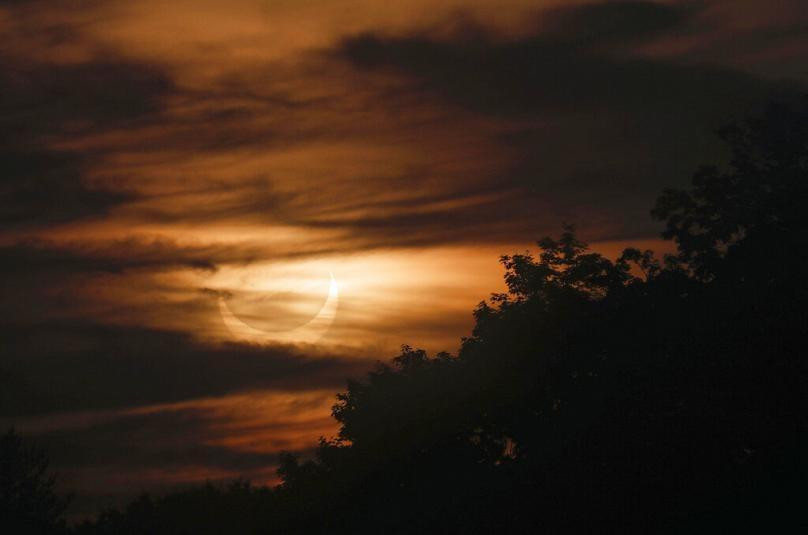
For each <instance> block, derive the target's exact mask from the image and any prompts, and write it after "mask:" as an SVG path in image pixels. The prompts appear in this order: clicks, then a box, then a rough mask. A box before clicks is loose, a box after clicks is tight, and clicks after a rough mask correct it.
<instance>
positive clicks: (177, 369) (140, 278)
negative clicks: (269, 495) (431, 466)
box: [0, 0, 808, 511]
mask: <svg viewBox="0 0 808 535" xmlns="http://www.w3.org/2000/svg"><path fill="white" fill-rule="evenodd" d="M802 3H803V2H802V0H772V1H767V2H761V1H755V0H703V1H699V0H692V1H691V0H687V1H656V2H651V1H596V0H595V1H591V2H577V1H571V0H566V1H554V0H545V1H532V2H528V1H522V0H497V1H493V0H472V1H465V2H460V1H437V0H398V1H396V2H387V1H385V2H382V1H378V0H343V1H334V0H276V1H271V0H228V1H212V0H194V1H191V0H187V1H181V0H176V1H171V2H169V1H157V0H143V1H140V2H131V1H123V0H47V1H45V0H42V1H40V0H0V35H2V36H3V38H2V42H0V153H1V154H2V160H0V177H2V178H0V306H2V310H3V311H4V313H3V314H2V315H0V425H1V426H3V427H8V426H12V425H13V426H14V427H15V428H16V429H17V430H18V431H19V432H20V433H21V434H23V435H25V436H30V437H33V439H34V440H36V442H37V444H40V445H41V446H42V447H43V448H45V450H46V451H47V452H48V454H49V455H50V457H51V459H52V462H53V465H54V467H55V468H56V470H57V472H58V473H59V475H60V482H61V483H60V484H61V485H62V486H63V487H64V488H65V489H69V490H71V491H73V492H74V493H75V494H76V499H75V505H74V508H75V510H76V511H81V510H82V508H85V509H87V510H89V508H91V507H96V506H98V505H99V504H114V503H119V502H120V500H122V499H124V498H125V497H127V496H131V495H132V494H133V493H137V492H139V491H142V490H152V491H158V492H159V491H161V490H166V489H170V488H177V487H178V486H183V485H188V484H192V483H198V482H203V481H205V480H214V481H218V480H225V479H230V478H235V477H245V478H249V479H251V480H252V481H254V482H257V483H273V482H275V481H276V476H275V473H274V470H275V467H276V462H277V456H278V453H279V452H280V451H282V450H287V451H294V452H298V453H301V454H303V455H305V454H307V453H309V452H310V451H311V450H312V449H313V447H314V446H315V445H316V441H317V439H318V437H320V436H325V437H328V436H331V435H333V434H334V432H335V430H336V425H335V422H334V421H333V420H332V419H331V418H330V406H331V405H332V404H333V403H334V402H335V394H336V393H337V392H339V391H340V390H342V389H344V387H345V381H346V379H347V378H356V377H361V375H362V374H363V373H364V372H366V371H368V370H369V369H371V367H372V366H373V365H374V362H375V361H377V360H387V359H388V358H390V357H392V356H395V354H396V351H397V348H398V347H399V346H400V345H401V344H405V343H406V344H410V345H412V346H415V347H423V348H426V349H428V350H429V351H432V352H435V351H440V350H447V351H450V352H453V351H456V350H457V348H458V345H459V343H460V339H461V337H462V336H465V335H468V334H469V332H470V328H471V326H472V322H473V319H472V315H471V312H472V310H473V309H474V307H475V306H476V304H477V303H479V302H480V301H481V300H483V299H485V298H486V297H487V296H488V295H489V294H490V293H491V292H496V291H502V290H503V282H502V269H501V266H500V265H499V264H498V258H499V256H500V255H502V254H510V253H514V252H521V251H524V250H526V249H528V248H531V247H534V245H533V244H534V243H535V241H536V240H538V239H540V238H542V237H544V236H546V235H555V234H558V232H559V231H560V229H561V226H562V223H565V222H566V223H573V224H575V225H576V226H577V228H578V230H579V233H580V236H581V237H582V238H583V239H585V240H586V241H588V242H590V243H591V244H592V246H593V248H594V249H595V250H597V251H600V252H603V253H604V254H607V255H610V256H614V255H616V254H618V252H619V251H620V249H621V248H622V247H624V246H627V245H635V246H639V247H642V248H646V247H647V248H653V249H656V250H658V251H668V250H670V244H668V243H663V242H661V241H660V240H659V239H658V235H659V231H660V224H659V223H658V222H655V221H653V220H652V219H651V217H650V216H649V210H650V208H651V207H652V206H653V202H654V199H655V198H656V197H657V196H658V195H659V194H660V193H661V192H662V190H663V189H664V188H670V187H682V186H685V185H686V184H687V183H688V182H689V180H690V177H691V176H692V174H693V172H694V170H695V169H696V168H697V167H698V166H699V164H701V163H705V162H717V163H719V164H720V162H722V161H724V159H725V158H726V153H725V152H724V150H723V148H722V145H721V143H720V141H719V140H718V138H717V137H716V135H715V132H716V130H717V129H718V128H719V127H720V126H722V125H724V124H726V123H727V122H729V121H731V120H735V119H740V118H743V117H744V116H747V115H749V114H754V113H755V112H756V111H759V110H760V109H761V107H762V106H764V105H765V104H766V103H767V102H769V101H771V100H789V99H795V98H799V97H800V96H801V95H804V94H806V93H808V91H807V90H806V87H807V86H808V68H806V65H807V64H808V63H806V61H805V58H806V53H808V10H805V9H804V6H803V5H801V4H802Z"/></svg>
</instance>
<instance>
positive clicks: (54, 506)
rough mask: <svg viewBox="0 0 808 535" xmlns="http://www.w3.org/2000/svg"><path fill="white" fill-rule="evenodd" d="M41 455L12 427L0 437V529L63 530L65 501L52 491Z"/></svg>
mask: <svg viewBox="0 0 808 535" xmlns="http://www.w3.org/2000/svg"><path fill="white" fill-rule="evenodd" d="M55 482H56V480H55V477H54V476H52V475H50V474H49V473H48V460H47V458H46V457H45V455H44V454H43V453H42V452H40V451H38V450H36V449H34V448H32V447H30V446H27V445H26V444H25V443H24V442H23V441H22V439H21V438H20V437H19V436H17V434H16V433H15V432H14V431H13V430H9V431H8V432H7V433H6V434H5V435H4V436H2V437H0V529H2V530H3V531H4V532H5V533H15V534H16V533H19V534H28V533H30V534H52V533H62V532H64V531H65V529H66V528H65V522H64V519H63V517H62V514H63V513H64V510H65V509H66V507H67V503H68V501H67V500H66V499H63V498H60V497H59V496H57V495H56V493H55V492H54V485H55Z"/></svg>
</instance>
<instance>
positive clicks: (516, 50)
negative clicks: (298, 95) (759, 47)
mask: <svg viewBox="0 0 808 535" xmlns="http://www.w3.org/2000/svg"><path fill="white" fill-rule="evenodd" d="M698 6H700V4H695V3H687V4H682V5H673V4H659V3H647V2H608V3H598V4H589V5H584V6H578V7H566V8H554V9H550V10H546V11H543V12H541V13H539V15H538V20H539V23H538V24H537V29H536V30H535V31H534V32H532V33H530V34H528V35H524V36H521V37H518V38H505V37H498V36H496V35H495V34H494V33H493V32H488V33H486V32H485V31H484V30H480V28H484V26H482V25H479V24H474V25H472V26H471V29H469V30H463V29H462V28H463V25H466V27H468V23H467V22H464V21H461V22H460V23H456V22H450V23H449V24H448V26H450V27H453V28H456V27H458V26H459V27H460V28H461V29H460V30H454V31H451V32H448V33H447V32H442V31H435V30H434V29H430V30H421V31H415V32H410V33H406V32H404V33H400V34H381V33H372V32H370V33H363V34H359V35H356V36H353V37H349V38H346V39H344V40H343V41H342V42H341V44H340V45H339V47H338V48H337V49H336V50H334V54H335V55H336V56H337V57H340V58H343V59H344V60H345V61H347V62H348V63H349V64H351V65H352V66H354V68H355V69H356V70H357V72H359V73H360V74H362V75H365V76H368V77H369V78H368V79H369V80H372V79H374V78H373V77H374V76H375V77H378V79H389V78H390V77H391V76H393V77H398V80H399V91H401V92H409V93H410V94H412V95H420V98H421V100H422V101H423V99H434V100H436V101H437V102H440V103H442V105H443V106H447V107H450V109H451V108H455V109H457V108H459V109H460V110H465V113H466V114H474V115H475V116H487V117H490V120H495V121H498V123H497V124H498V125H499V126H498V129H497V130H496V131H495V133H494V134H493V135H492V136H491V137H490V139H489V141H490V144H491V145H490V148H489V150H497V147H499V149H500V150H502V151H507V153H508V154H509V155H511V156H512V158H511V161H510V163H509V164H508V165H506V166H505V167H504V168H502V169H500V170H499V171H497V172H492V173H491V174H489V175H488V176H486V177H483V178H482V179H480V180H478V181H477V182H474V183H473V184H474V186H473V187H477V188H482V189H485V188H486V186H488V187H489V188H490V189H491V190H496V189H498V190H499V191H500V192H501V193H502V195H501V196H500V198H498V199H491V200H490V202H486V203H482V204H480V205H469V206H466V207H461V208H460V209H454V208H453V209H452V210H445V211H442V212H441V211H436V212H434V213H430V214H426V215H424V214H420V213H418V212H416V211H411V212H409V213H405V214H398V213H396V212H393V214H392V215H391V217H387V218H386V217H383V216H382V217H368V218H364V219H361V220H357V221H354V222H352V223H353V225H355V226H356V227H358V228H360V229H362V230H367V231H369V232H379V233H383V232H387V233H388V234H389V235H390V236H399V235H400V236H413V235H415V236H419V237H420V241H422V242H425V241H429V239H433V240H434V241H435V242H440V241H443V240H455V239H463V237H464V236H465V237H468V238H470V239H475V240H485V239H487V238H488V237H490V238H491V239H493V240H500V239H502V237H503V234H507V233H511V235H512V236H520V237H524V238H527V237H529V236H530V234H533V236H536V235H539V234H538V233H545V232H548V231H549V230H550V229H551V228H552V227H553V226H554V225H556V224H557V223H555V222H558V221H561V220H564V219H566V220H568V221H569V220H573V221H576V222H579V223H580V226H581V228H582V230H583V232H584V234H585V235H586V236H587V237H588V238H590V239H615V238H618V237H619V238H625V237H647V236H651V235H653V234H655V233H656V228H655V226H654V224H653V223H652V222H651V221H650V218H649V217H648V216H647V214H648V209H649V208H650V206H651V205H652V203H653V200H654V198H655V196H656V195H658V194H659V192H660V191H661V190H662V189H663V188H665V187H670V186H678V185H683V184H684V183H686V182H687V181H688V180H689V177H690V175H691V174H692V172H693V171H694V170H695V169H696V167H697V166H698V165H699V164H700V163H702V162H709V161H720V160H721V159H722V158H723V156H724V154H723V152H722V150H721V148H720V146H719V145H718V143H717V139H715V138H714V137H713V132H714V131H715V130H716V129H717V128H718V127H720V126H721V125H723V124H725V123H726V122H728V121H730V120H734V119H737V118H739V117H742V116H744V115H746V114H749V113H753V112H754V111H755V110H757V109H759V108H760V107H761V106H763V105H764V104H765V103H766V102H768V101H770V100H773V99H792V98H796V97H797V96H798V95H799V94H800V93H801V92H802V91H804V90H805V86H803V85H801V84H800V83H799V82H796V81H781V80H773V79H769V78H766V77H763V76H760V75H757V74H754V73H752V72H750V71H744V70H740V69H737V68H733V67H727V66H721V65H717V64H704V63H699V62H697V61H692V60H690V61H686V60H681V59H678V58H677V57H676V56H675V55H671V54H659V53H657V54H654V53H649V52H645V51H643V47H645V46H650V45H652V44H655V43H657V42H658V41H663V40H664V39H667V38H669V37H670V36H671V35H675V34H687V33H689V32H693V33H696V32H699V31H703V24H702V22H701V21H700V20H697V15H699V14H700V13H701V10H700V9H697V8H698ZM447 35H448V37H447ZM435 105H436V106H438V105H440V104H435ZM458 113H462V112H458ZM470 157H473V156H471V155H470ZM451 184H453V185H454V187H455V190H454V192H453V193H454V195H455V196H456V198H458V199H460V198H462V197H463V195H465V190H466V188H467V184H468V183H467V182H465V181H464V180H463V179H462V178H461V177H453V180H452V182H451ZM475 223H479V224H475ZM464 231H465V232H464Z"/></svg>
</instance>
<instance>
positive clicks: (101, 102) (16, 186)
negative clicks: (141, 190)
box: [0, 56, 174, 227]
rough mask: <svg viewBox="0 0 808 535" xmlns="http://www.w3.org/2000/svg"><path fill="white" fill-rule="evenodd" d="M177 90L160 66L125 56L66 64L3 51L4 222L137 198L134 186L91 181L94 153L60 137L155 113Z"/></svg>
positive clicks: (26, 221)
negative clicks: (67, 146)
mask: <svg viewBox="0 0 808 535" xmlns="http://www.w3.org/2000/svg"><path fill="white" fill-rule="evenodd" d="M173 90H174V88H173V84H172V83H171V82H170V80H169V79H168V78H167V77H166V76H165V75H164V74H163V73H162V72H161V71H160V70H159V69H157V68H155V67H151V66H148V65H144V64H139V63H134V62H128V61H125V60H121V61H119V62H111V61H109V60H103V61H87V62H84V63H78V64H71V65H58V64H43V63H37V62H30V61H28V62H25V63H21V62H19V61H15V60H10V59H8V58H4V57H2V56H0V132H1V133H0V214H2V215H0V223H1V224H3V225H5V226H7V227H9V226H12V227H13V226H23V227H39V226H46V225H49V224H53V223H62V222H65V221H71V220H76V219H83V218H87V217H92V216H101V215H103V214H105V213H106V212H107V211H108V210H109V209H110V208H112V207H114V206H117V205H120V204H122V203H124V202H126V201H129V200H131V199H132V198H133V194H132V192H130V191H113V190H109V189H105V188H99V187H93V186H90V185H88V184H87V183H86V181H85V177H84V171H85V167H86V161H87V160H88V159H89V158H91V156H92V155H91V154H88V153H87V152H86V151H84V152H81V153H79V152H71V151H65V150H59V149H55V148H53V147H52V142H53V141H54V140H58V139H64V138H66V137H68V136H76V135H80V134H86V133H92V132H98V131H101V130H105V129H110V128H120V127H122V126H124V125H127V124H131V123H133V122H136V121H139V120H143V119H145V118H150V117H153V116H154V115H155V114H157V113H159V111H160V109H161V102H162V99H163V98H165V97H166V96H167V95H169V94H171V93H172V92H173Z"/></svg>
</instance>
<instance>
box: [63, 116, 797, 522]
mask: <svg viewBox="0 0 808 535" xmlns="http://www.w3.org/2000/svg"><path fill="white" fill-rule="evenodd" d="M721 135H722V137H723V138H724V139H725V140H726V142H727V143H728V146H729V149H730V151H731V155H732V158H731V161H730V164H729V165H728V166H726V168H718V167H710V166H705V167H703V168H702V169H700V170H699V171H698V172H697V173H696V174H695V176H694V179H693V184H692V188H690V189H689V190H682V191H673V190H671V191H666V192H664V193H663V195H662V196H661V197H660V198H659V200H658V202H657V204H656V206H655V208H654V210H653V211H652V214H653V216H654V217H656V218H657V219H659V220H661V221H663V222H664V223H665V231H664V237H665V238H668V239H672V240H675V242H676V245H677V248H678V253H677V254H675V255H668V256H665V257H663V258H657V257H656V256H655V255H654V254H653V253H652V252H651V251H640V250H636V249H627V250H626V251H624V252H623V254H622V255H621V256H620V257H619V258H618V259H616V260H610V259H608V258H605V257H603V256H601V255H600V254H597V253H594V252H592V251H590V250H589V249H588V248H587V246H586V244H584V243H582V242H581V241H579V240H578V239H577V238H576V236H575V232H574V229H573V228H572V227H565V229H564V231H563V233H562V234H561V236H560V237H558V238H557V239H550V238H545V239H543V240H541V241H540V242H539V243H538V246H539V250H538V252H537V253H536V255H535V256H533V255H530V254H523V255H515V256H506V257H503V258H502V264H503V266H504V269H505V281H506V283H507V287H508V292H507V293H503V294H495V295H493V296H492V297H491V298H490V299H489V300H488V301H487V302H483V303H481V304H480V305H479V306H478V307H477V309H476V310H475V311H474V316H475V320H476V322H475V326H474V329H473V332H472V333H471V335H470V336H469V337H468V338H465V339H463V341H462V345H461V347H460V350H459V352H458V353H457V355H449V354H438V355H435V356H434V357H430V356H429V355H427V354H426V353H425V352H424V351H421V350H417V349H413V348H410V347H406V346H405V347H404V348H403V350H402V353H401V355H400V356H398V357H397V358H395V359H393V361H392V362H391V363H389V364H379V365H378V367H377V369H375V370H374V371H372V372H371V373H369V374H368V375H367V377H366V378H364V379H363V380H362V381H356V382H351V383H349V384H348V386H347V390H346V391H345V392H343V393H341V394H339V395H338V401H337V404H336V405H335V406H334V408H333V416H334V418H336V420H337V421H338V422H339V423H340V425H341V427H340V430H339V434H338V436H337V437H335V438H333V439H331V440H322V441H321V443H320V445H319V448H318V449H317V454H316V458H315V459H311V460H305V461H304V460H300V459H297V458H295V457H294V456H292V455H284V456H283V460H282V463H281V466H280V468H279V475H280V476H281V477H282V480H283V483H282V484H281V485H279V486H278V487H276V488H274V489H267V488H255V487H251V486H249V485H247V484H240V483H237V484H234V485H232V486H230V487H226V488H219V487H213V486H208V487H205V488H202V489H196V490H193V491H187V492H182V493H177V494H172V495H168V496H164V497H160V498H149V497H142V498H140V499H138V500H136V501H134V502H132V503H131V504H130V505H129V506H127V507H126V508H125V509H124V510H122V511H107V512H104V513H103V514H101V515H100V516H99V517H98V518H97V519H96V520H94V521H92V522H87V523H85V524H83V525H81V526H76V527H75V528H74V531H75V532H77V533H82V534H108V533H109V534H112V533H114V534H127V533H133V534H134V533H137V534H140V533H433V532H435V533H536V532H547V533H565V532H587V533H589V532H627V531H628V532H673V533H689V532H710V533H713V532H732V531H743V532H747V531H764V530H765V531H774V530H777V529H779V528H781V527H783V526H789V527H791V528H795V527H797V526H799V525H801V523H804V520H802V512H801V508H802V507H803V506H804V505H805V498H804V492H803V491H802V487H803V485H804V483H803V482H804V481H805V478H806V475H808V474H806V466H808V463H806V460H805V452H806V451H808V450H807V449H806V446H808V426H806V408H808V407H806V405H807V403H806V399H808V396H807V395H806V392H808V389H806V387H807V386H808V381H806V378H808V374H806V372H807V371H808V366H806V358H805V341H804V334H805V331H806V325H808V314H806V303H807V302H808V278H806V277H807V276H808V270H807V269H806V265H808V258H806V257H807V256H808V252H807V249H806V241H807V240H806V230H808V225H806V222H807V221H808V215H806V214H808V210H806V209H805V206H804V204H805V200H806V199H808V111H806V110H805V109H803V108H800V109H797V110H795V109H790V108H787V107H783V106H772V107H770V108H769V109H768V111H767V112H766V113H765V115H764V116H762V117H760V118H757V119H754V120H749V121H746V122H744V123H742V124H737V125H733V126H731V127H728V128H725V129H724V130H722V131H721Z"/></svg>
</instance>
